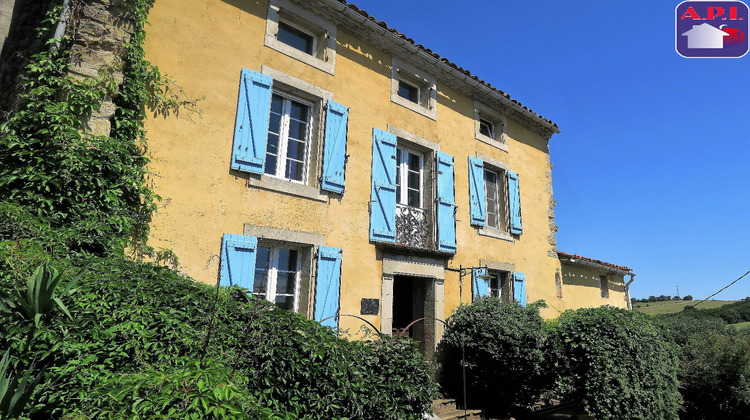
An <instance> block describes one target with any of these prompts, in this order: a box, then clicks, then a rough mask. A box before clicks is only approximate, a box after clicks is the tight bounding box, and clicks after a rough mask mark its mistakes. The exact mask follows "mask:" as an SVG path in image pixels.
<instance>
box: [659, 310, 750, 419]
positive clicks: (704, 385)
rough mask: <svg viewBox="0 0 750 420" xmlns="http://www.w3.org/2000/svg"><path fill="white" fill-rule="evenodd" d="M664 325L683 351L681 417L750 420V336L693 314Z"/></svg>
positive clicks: (668, 320) (666, 320)
mask: <svg viewBox="0 0 750 420" xmlns="http://www.w3.org/2000/svg"><path fill="white" fill-rule="evenodd" d="M703 311H704V310H696V311H693V312H703ZM662 322H663V323H664V324H665V325H666V327H667V328H668V331H669V333H670V336H671V338H672V340H673V341H674V342H675V343H677V345H678V346H679V348H680V372H679V375H678V377H679V379H680V392H681V394H682V397H683V399H684V406H683V412H682V413H681V415H680V417H681V418H685V419H704V418H727V419H744V418H750V383H748V380H747V378H748V377H750V336H748V335H747V334H746V333H738V332H737V331H736V330H734V328H732V327H729V326H727V324H726V323H725V322H724V320H723V319H721V318H719V317H712V316H700V317H695V316H692V312H691V313H688V314H685V313H680V314H677V315H674V316H670V317H665V318H663V319H662Z"/></svg>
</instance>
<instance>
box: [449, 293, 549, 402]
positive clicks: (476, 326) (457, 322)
mask: <svg viewBox="0 0 750 420" xmlns="http://www.w3.org/2000/svg"><path fill="white" fill-rule="evenodd" d="M546 340H547V331H546V327H545V324H544V321H543V320H542V318H541V317H540V316H539V309H538V307H536V306H534V305H530V306H529V307H528V308H524V307H522V306H520V305H518V304H515V303H511V304H503V303H502V302H501V301H500V300H499V299H497V298H492V297H487V298H481V299H478V300H475V301H474V302H473V303H472V304H470V305H463V306H460V307H459V308H458V309H457V310H456V312H455V313H453V315H451V317H450V318H448V326H447V327H446V330H445V334H444V335H443V340H442V342H441V347H440V352H441V357H442V358H443V359H444V366H443V374H442V376H441V385H442V386H443V388H444V389H445V391H446V392H447V393H449V394H450V395H451V396H452V397H453V398H456V400H457V401H462V400H463V397H462V383H463V382H462V369H461V363H462V361H461V353H462V352H461V347H462V344H463V347H464V350H465V366H466V388H467V400H468V401H467V404H468V405H469V406H470V407H481V408H483V409H485V410H487V412H488V413H490V414H492V415H506V414H508V413H510V412H511V411H513V410H514V406H526V405H529V404H531V403H533V402H535V401H536V400H537V398H538V397H539V395H540V394H541V393H542V391H543V390H544V389H545V388H546V385H547V383H548V380H549V377H548V375H546V373H545V354H544V349H545V345H546Z"/></svg>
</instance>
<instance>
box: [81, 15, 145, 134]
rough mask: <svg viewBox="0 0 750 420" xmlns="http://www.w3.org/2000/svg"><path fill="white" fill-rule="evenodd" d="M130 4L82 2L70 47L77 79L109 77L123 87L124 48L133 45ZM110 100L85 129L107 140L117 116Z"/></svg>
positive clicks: (106, 101) (94, 113)
mask: <svg viewBox="0 0 750 420" xmlns="http://www.w3.org/2000/svg"><path fill="white" fill-rule="evenodd" d="M126 4H127V0H87V1H81V2H79V6H78V7H76V10H75V11H74V12H75V15H76V19H75V22H76V24H75V28H72V30H74V31H75V38H74V42H73V46H72V47H71V69H70V70H71V73H72V75H73V76H75V77H86V76H90V77H98V76H100V75H102V74H106V77H112V78H113V79H114V80H115V82H116V83H117V85H118V86H119V85H120V84H121V83H122V57H123V54H124V50H123V48H124V47H123V46H124V44H125V43H127V42H128V41H130V35H131V33H132V30H133V28H132V25H131V24H130V20H129V19H128V18H127V5H126ZM115 109H116V107H115V104H114V103H113V101H112V97H111V96H109V95H108V96H107V97H106V98H105V99H104V101H102V103H101V106H100V107H99V109H98V110H97V111H94V112H93V113H92V115H91V117H90V118H89V120H88V122H87V123H86V124H85V125H84V127H83V129H84V130H85V131H86V132H87V133H90V134H92V135H104V136H107V135H109V133H110V129H111V123H110V119H111V117H112V116H113V115H114V113H115Z"/></svg>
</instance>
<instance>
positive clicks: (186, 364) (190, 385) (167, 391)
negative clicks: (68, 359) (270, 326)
mask: <svg viewBox="0 0 750 420" xmlns="http://www.w3.org/2000/svg"><path fill="white" fill-rule="evenodd" d="M246 382H247V378H244V377H242V376H241V375H237V374H235V375H234V376H233V375H232V374H231V372H230V369H228V368H227V367H226V365H225V364H224V363H222V362H220V361H218V360H215V359H212V358H209V359H204V360H203V361H202V362H196V361H194V360H184V359H181V360H178V361H176V362H168V363H165V364H162V365H159V366H157V367H153V368H148V369H146V370H144V371H143V372H138V373H133V374H129V373H124V374H118V373H115V374H112V375H109V376H106V377H104V378H102V380H101V382H100V384H99V385H98V386H97V387H96V388H95V389H94V390H93V392H92V394H91V395H89V396H88V397H87V398H86V399H85V400H84V405H85V406H84V407H82V409H81V410H80V411H81V413H80V414H81V416H85V417H89V418H112V419H115V418H116V419H141V418H180V419H196V420H199V419H225V418H238V419H258V420H272V419H273V420H275V419H284V418H287V416H283V415H280V414H278V413H275V412H274V411H273V410H271V409H269V408H264V407H262V406H260V405H259V404H258V402H257V400H256V398H255V397H254V395H253V394H251V393H248V392H247V388H246V385H247V384H246ZM84 413H85V414H84Z"/></svg>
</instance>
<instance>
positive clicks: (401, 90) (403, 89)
mask: <svg viewBox="0 0 750 420" xmlns="http://www.w3.org/2000/svg"><path fill="white" fill-rule="evenodd" d="M398 96H400V97H402V98H404V99H408V100H410V101H412V102H414V103H415V104H417V105H419V88H418V87H417V86H414V85H412V84H410V83H409V82H406V81H404V80H399V81H398Z"/></svg>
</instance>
